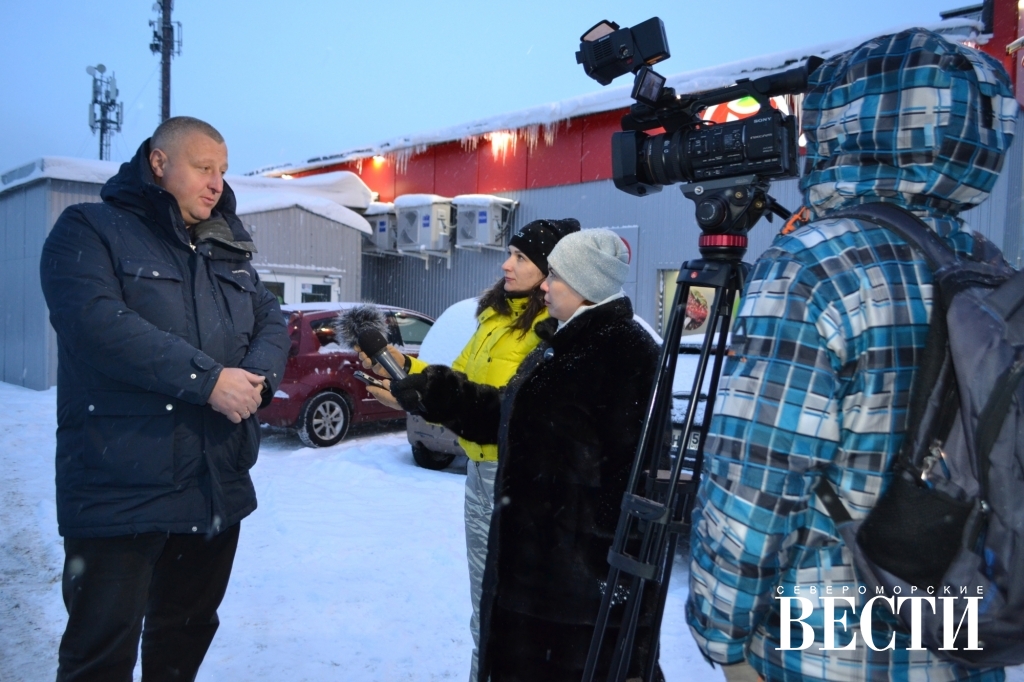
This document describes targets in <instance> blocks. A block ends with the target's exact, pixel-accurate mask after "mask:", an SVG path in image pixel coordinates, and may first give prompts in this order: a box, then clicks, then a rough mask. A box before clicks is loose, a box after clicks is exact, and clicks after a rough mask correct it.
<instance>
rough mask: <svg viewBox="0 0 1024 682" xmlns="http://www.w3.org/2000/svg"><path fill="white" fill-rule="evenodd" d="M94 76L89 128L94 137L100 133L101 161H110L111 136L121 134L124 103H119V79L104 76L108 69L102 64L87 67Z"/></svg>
mask: <svg viewBox="0 0 1024 682" xmlns="http://www.w3.org/2000/svg"><path fill="white" fill-rule="evenodd" d="M85 72H86V73H87V74H89V75H90V76H92V102H91V103H90V104H89V127H90V128H92V132H93V135H95V134H96V131H97V130H98V131H100V161H104V160H110V136H111V135H112V134H113V133H118V132H121V123H122V122H123V121H124V103H123V102H118V101H117V95H118V92H117V78H116V77H115V76H114V74H113V73H111V74H110V77H109V78H106V77H104V75H103V74H105V73H106V72H107V67H105V66H103V65H102V64H97V65H96V66H87V67H85Z"/></svg>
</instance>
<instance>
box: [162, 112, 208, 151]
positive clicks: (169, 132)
mask: <svg viewBox="0 0 1024 682" xmlns="http://www.w3.org/2000/svg"><path fill="white" fill-rule="evenodd" d="M190 133H201V134H203V135H205V136H206V137H208V138H210V139H211V140H213V141H214V142H218V143H220V144H224V136H223V135H221V134H220V133H219V132H217V129H216V128H214V127H213V126H212V125H210V124H209V123H207V122H206V121H200V120H199V119H198V118H192V117H191V116H174V117H173V118H169V119H167V120H166V121H164V122H163V123H161V124H160V125H159V126H157V129H156V130H155V131H153V137H151V138H150V141H149V149H150V150H151V151H152V150H153V149H162V150H164V151H165V152H169V151H170V150H171V149H172V148H174V147H176V146H177V145H178V144H179V143H180V142H181V140H182V139H184V138H185V137H187V136H188V135H189V134H190Z"/></svg>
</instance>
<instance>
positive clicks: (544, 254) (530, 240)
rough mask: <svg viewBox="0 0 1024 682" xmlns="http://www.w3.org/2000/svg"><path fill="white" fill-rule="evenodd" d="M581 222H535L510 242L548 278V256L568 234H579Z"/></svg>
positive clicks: (570, 219) (516, 234) (569, 219)
mask: <svg viewBox="0 0 1024 682" xmlns="http://www.w3.org/2000/svg"><path fill="white" fill-rule="evenodd" d="M579 230H580V221H578V220H576V219H575V218H563V219H561V220H534V221H533V222H532V223H527V224H526V225H525V226H524V227H523V229H521V230H519V232H516V233H515V234H514V235H512V239H510V240H509V241H508V245H509V246H514V247H516V248H517V249H519V250H520V251H522V252H523V253H524V254H526V257H527V258H529V259H530V260H531V261H532V262H533V264H534V265H536V266H537V267H538V268H539V269H540V271H541V272H543V273H544V276H545V277H547V276H548V256H550V255H551V250H552V249H553V248H555V244H557V243H558V240H559V239H561V238H562V237H564V236H565V235H567V234H571V233H573V232H579Z"/></svg>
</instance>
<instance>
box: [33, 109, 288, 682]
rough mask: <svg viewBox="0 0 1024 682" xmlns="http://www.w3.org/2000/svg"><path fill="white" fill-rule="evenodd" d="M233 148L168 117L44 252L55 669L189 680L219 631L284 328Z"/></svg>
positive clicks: (71, 213) (74, 676) (70, 213)
mask: <svg viewBox="0 0 1024 682" xmlns="http://www.w3.org/2000/svg"><path fill="white" fill-rule="evenodd" d="M227 165H228V164H227V147H226V146H225V144H224V139H223V137H221V135H220V133H218V132H217V131H216V130H215V129H214V128H213V127H212V126H210V125H209V124H207V123H204V122H202V121H199V120H197V119H194V118H189V117H175V118H171V119H169V120H167V121H166V122H164V123H163V124H161V125H160V127H159V128H157V130H156V131H155V132H154V134H153V137H152V138H150V139H149V140H147V141H146V142H144V143H143V144H142V146H141V147H140V148H139V151H138V152H137V153H136V155H135V157H134V158H133V159H132V160H131V161H129V162H128V163H125V164H123V165H122V166H121V169H120V171H119V172H118V174H117V175H115V176H114V177H113V178H111V179H110V180H109V181H108V182H107V184H106V185H104V187H103V191H102V198H103V203H98V204H79V205H77V206H71V207H70V208H68V209H67V210H65V211H64V213H63V214H62V215H61V216H60V218H59V219H58V220H57V223H56V224H55V225H54V227H53V230H52V231H51V233H50V235H49V237H48V238H47V240H46V244H45V246H44V248H43V256H42V260H41V263H40V274H41V279H42V286H43V293H44V294H45V296H46V302H47V305H48V306H49V310H50V321H51V323H52V324H53V327H54V329H55V330H56V331H57V341H58V344H57V347H58V354H59V358H58V359H59V364H58V370H57V517H58V523H59V530H60V533H61V535H63V536H64V550H65V557H66V558H65V563H64V580H63V592H64V601H65V605H66V606H67V609H68V624H67V629H66V630H65V633H64V637H63V639H62V640H61V645H60V665H59V669H58V672H57V679H58V680H68V681H70V680H76V681H77V680H125V681H126V682H127V681H129V680H131V679H132V669H133V668H134V666H135V660H136V656H137V654H136V652H137V651H138V647H139V638H140V636H141V638H142V670H143V678H144V679H145V680H147V682H148V681H149V680H157V679H159V680H164V679H183V680H191V679H194V677H195V675H196V671H197V670H198V668H199V665H200V663H201V662H202V660H203V657H204V656H205V654H206V651H207V649H208V647H209V645H210V642H211V641H212V639H213V635H214V632H215V631H216V629H217V625H218V620H217V607H218V606H219V605H220V601H221V599H222V598H223V596H224V592H225V590H226V588H227V583H228V577H229V576H230V573H231V565H232V562H233V560H234V555H235V548H236V546H237V543H238V532H239V525H240V521H241V520H242V519H243V518H244V517H245V516H247V515H248V514H250V513H251V512H252V511H253V510H254V509H255V508H256V494H255V491H254V490H253V485H252V480H251V479H250V478H249V473H248V472H249V469H250V467H252V465H253V464H254V463H255V461H256V454H257V451H258V449H259V440H260V429H259V423H258V421H257V419H256V416H255V413H256V410H257V409H259V407H260V406H261V405H265V404H267V403H269V401H270V400H271V397H272V396H273V393H274V390H275V389H276V388H277V385H278V383H279V382H280V380H281V375H282V373H283V371H284V364H285V359H286V357H287V353H288V347H289V339H288V335H287V332H286V329H285V325H284V320H283V319H282V316H281V311H280V308H279V307H278V304H277V299H276V298H275V297H274V296H273V295H272V294H270V293H269V292H268V291H267V290H266V288H265V287H264V286H263V284H262V283H261V282H260V279H259V276H258V275H257V274H256V271H255V270H254V269H253V267H252V265H251V263H250V259H251V256H252V252H253V251H255V249H254V248H253V244H252V238H251V237H250V236H249V235H248V234H247V233H246V231H245V229H244V228H243V226H242V224H241V222H240V221H239V219H238V217H237V216H236V215H235V212H234V211H235V198H234V194H233V193H232V191H231V188H230V187H228V186H227V185H226V184H225V183H224V173H225V171H226V170H227Z"/></svg>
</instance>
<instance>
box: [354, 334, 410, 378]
mask: <svg viewBox="0 0 1024 682" xmlns="http://www.w3.org/2000/svg"><path fill="white" fill-rule="evenodd" d="M357 341H358V342H359V348H360V349H361V350H362V351H363V352H364V353H366V354H367V355H369V356H370V357H371V358H373V360H374V362H377V363H379V364H380V366H381V367H383V368H384V369H386V370H387V372H388V374H390V375H391V378H392V379H404V378H405V377H406V376H407V375H406V373H405V368H403V367H401V366H399V364H398V363H397V362H395V359H394V358H393V357H392V356H391V353H389V352H388V340H387V339H386V338H384V335H383V334H381V333H380V330H378V329H372V328H370V329H364V330H362V331H361V332H359V335H358V337H357Z"/></svg>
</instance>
